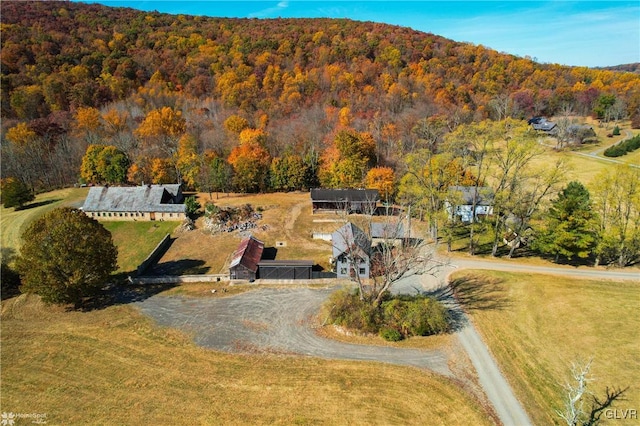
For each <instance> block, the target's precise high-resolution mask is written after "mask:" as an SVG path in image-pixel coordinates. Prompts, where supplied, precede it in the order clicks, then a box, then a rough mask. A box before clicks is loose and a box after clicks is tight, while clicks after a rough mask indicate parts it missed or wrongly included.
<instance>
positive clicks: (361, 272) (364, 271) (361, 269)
mask: <svg viewBox="0 0 640 426" xmlns="http://www.w3.org/2000/svg"><path fill="white" fill-rule="evenodd" d="M358 273H359V274H360V275H364V274H366V273H367V270H366V269H365V268H360V269H359V270H358Z"/></svg>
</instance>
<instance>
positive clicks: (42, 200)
mask: <svg viewBox="0 0 640 426" xmlns="http://www.w3.org/2000/svg"><path fill="white" fill-rule="evenodd" d="M88 192H89V190H88V189H87V188H66V189H60V190H57V191H51V192H46V193H43V194H38V195H37V196H36V199H35V200H34V201H32V202H31V203H29V204H28V205H27V206H25V208H24V209H22V210H15V209H13V208H11V209H6V208H4V206H2V207H0V242H1V244H2V249H3V251H4V252H10V253H8V254H16V253H17V251H18V250H19V248H20V246H21V245H22V240H21V235H22V233H23V232H24V231H25V230H26V229H27V227H28V226H29V224H30V223H31V222H33V221H34V220H36V219H38V218H39V217H40V216H42V215H43V214H45V213H46V212H48V211H51V210H53V209H55V208H57V207H81V206H82V204H83V203H84V199H85V198H86V197H87V193H88Z"/></svg>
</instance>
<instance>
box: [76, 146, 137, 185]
mask: <svg viewBox="0 0 640 426" xmlns="http://www.w3.org/2000/svg"><path fill="white" fill-rule="evenodd" d="M128 169H129V159H128V158H127V155H126V154H125V153H124V152H122V151H120V150H119V149H118V148H116V147H115V146H111V145H90V146H89V147H88V148H87V152H86V154H85V155H84V157H83V158H82V166H81V167H80V177H81V178H82V179H84V180H85V181H86V182H92V183H106V184H118V183H125V182H126V181H127V171H128Z"/></svg>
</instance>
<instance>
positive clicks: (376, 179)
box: [365, 167, 396, 201]
mask: <svg viewBox="0 0 640 426" xmlns="http://www.w3.org/2000/svg"><path fill="white" fill-rule="evenodd" d="M365 185H366V187H367V188H370V189H377V190H378V193H380V199H381V200H383V201H391V200H393V198H394V196H395V192H396V176H395V173H394V172H393V169H392V168H391V167H374V168H372V169H371V170H369V172H367V176H366V178H365Z"/></svg>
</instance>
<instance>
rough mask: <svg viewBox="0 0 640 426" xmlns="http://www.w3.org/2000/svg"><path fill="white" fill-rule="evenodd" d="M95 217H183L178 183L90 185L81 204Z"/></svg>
mask: <svg viewBox="0 0 640 426" xmlns="http://www.w3.org/2000/svg"><path fill="white" fill-rule="evenodd" d="M82 209H83V210H84V212H85V214H86V215H87V216H89V217H92V218H95V219H98V220H176V221H181V220H184V219H185V218H186V213H185V205H184V197H183V195H182V189H181V188H180V185H178V184H173V185H143V186H134V187H124V186H111V187H109V186H94V187H92V188H90V189H89V194H88V195H87V199H86V200H85V202H84V206H83V207H82Z"/></svg>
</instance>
